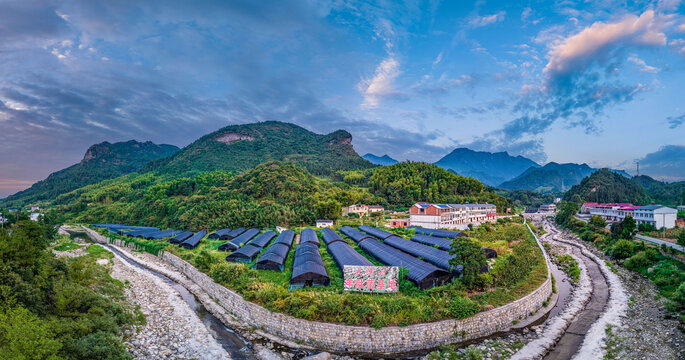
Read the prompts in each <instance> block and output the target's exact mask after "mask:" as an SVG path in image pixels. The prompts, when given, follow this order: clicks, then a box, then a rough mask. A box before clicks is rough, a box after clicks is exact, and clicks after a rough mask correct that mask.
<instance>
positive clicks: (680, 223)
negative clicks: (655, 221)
mask: <svg viewBox="0 0 685 360" xmlns="http://www.w3.org/2000/svg"><path fill="white" fill-rule="evenodd" d="M675 226H676V227H679V228H685V219H675Z"/></svg>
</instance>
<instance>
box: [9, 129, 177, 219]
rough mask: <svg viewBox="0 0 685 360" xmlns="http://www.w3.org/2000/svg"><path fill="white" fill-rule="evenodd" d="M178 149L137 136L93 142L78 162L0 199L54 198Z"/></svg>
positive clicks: (11, 203)
mask: <svg viewBox="0 0 685 360" xmlns="http://www.w3.org/2000/svg"><path fill="white" fill-rule="evenodd" d="M178 150H179V149H178V148H177V147H176V146H173V145H157V144H154V143H152V142H150V141H147V142H138V141H135V140H131V141H126V142H118V143H113V144H111V143H109V142H106V141H105V142H103V143H100V144H96V145H93V146H91V147H90V148H89V149H88V151H86V154H85V155H84V156H83V160H81V162H79V163H78V164H75V165H72V166H70V167H68V168H66V169H63V170H60V171H57V172H54V173H52V174H50V176H48V177H47V178H46V179H45V180H42V181H39V182H37V183H35V184H33V186H31V187H30V188H29V189H26V190H23V191H20V192H18V193H16V194H14V195H11V196H9V197H7V198H5V199H4V200H1V201H0V203H3V204H4V205H6V206H8V207H15V206H22V205H25V204H29V203H34V202H38V201H46V200H52V199H54V198H56V197H57V196H58V195H61V194H64V193H67V192H69V191H72V190H74V189H78V188H80V187H82V186H86V185H90V184H95V183H98V182H100V181H102V180H107V179H113V178H116V177H119V176H121V175H125V174H128V173H131V172H135V171H138V170H140V169H141V168H142V167H143V166H145V164H147V163H148V162H150V161H151V160H155V159H160V158H165V157H168V156H171V155H173V154H174V153H176V152H177V151H178Z"/></svg>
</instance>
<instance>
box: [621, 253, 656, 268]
mask: <svg viewBox="0 0 685 360" xmlns="http://www.w3.org/2000/svg"><path fill="white" fill-rule="evenodd" d="M624 265H625V266H626V268H628V269H629V270H633V271H639V272H642V271H644V270H646V269H647V268H648V267H649V266H650V265H652V260H650V259H649V255H647V252H646V251H640V252H638V253H637V254H635V255H633V256H631V257H630V259H628V261H626V262H625V264H624Z"/></svg>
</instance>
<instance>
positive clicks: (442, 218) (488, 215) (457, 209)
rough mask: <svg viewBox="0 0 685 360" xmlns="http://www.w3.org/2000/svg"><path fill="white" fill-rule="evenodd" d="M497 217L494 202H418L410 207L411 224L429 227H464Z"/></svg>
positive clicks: (493, 219)
mask: <svg viewBox="0 0 685 360" xmlns="http://www.w3.org/2000/svg"><path fill="white" fill-rule="evenodd" d="M496 219H497V207H496V206H495V205H492V204H430V203H416V204H414V205H413V206H412V207H411V208H410V209H409V222H410V223H411V225H412V226H420V227H425V228H428V229H440V228H455V227H464V226H465V225H468V224H478V223H481V222H485V221H495V220H496ZM460 225H461V226H460Z"/></svg>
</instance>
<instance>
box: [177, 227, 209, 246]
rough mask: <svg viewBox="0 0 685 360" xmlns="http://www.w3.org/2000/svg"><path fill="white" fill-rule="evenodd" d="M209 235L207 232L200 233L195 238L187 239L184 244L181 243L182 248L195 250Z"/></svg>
mask: <svg viewBox="0 0 685 360" xmlns="http://www.w3.org/2000/svg"><path fill="white" fill-rule="evenodd" d="M205 235H207V232H206V231H204V230H203V231H198V232H196V233H195V234H193V236H191V237H189V238H188V239H186V240H185V241H184V242H183V243H181V247H183V248H186V249H195V248H196V247H197V245H199V244H200V241H201V240H202V239H203V238H204V237H205Z"/></svg>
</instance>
